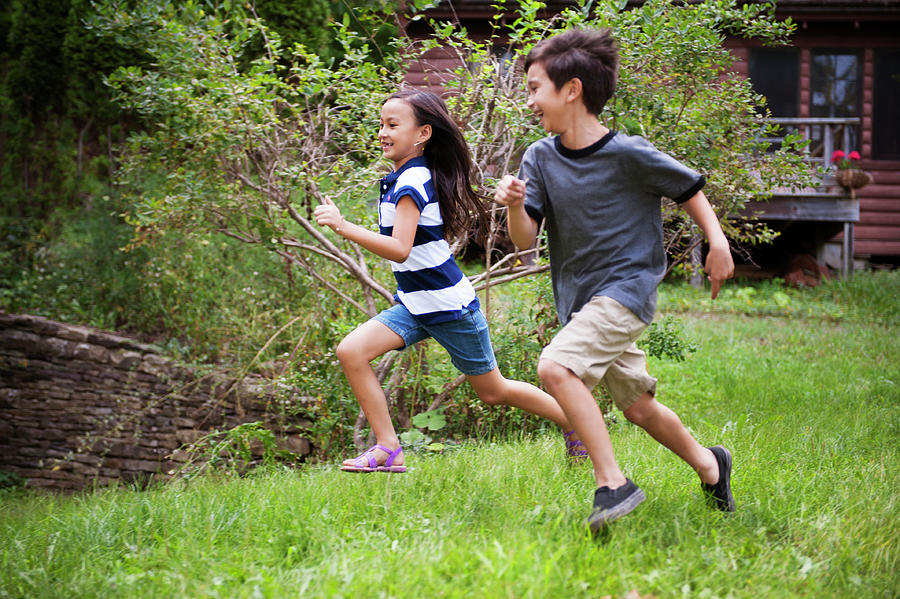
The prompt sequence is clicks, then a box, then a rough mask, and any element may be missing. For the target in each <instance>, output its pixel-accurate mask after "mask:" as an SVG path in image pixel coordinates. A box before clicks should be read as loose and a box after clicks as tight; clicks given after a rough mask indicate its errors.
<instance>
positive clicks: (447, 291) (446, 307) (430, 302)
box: [378, 156, 479, 324]
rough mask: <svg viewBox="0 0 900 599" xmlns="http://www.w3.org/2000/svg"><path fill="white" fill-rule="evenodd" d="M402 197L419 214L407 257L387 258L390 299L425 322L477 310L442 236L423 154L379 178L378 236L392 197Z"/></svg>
mask: <svg viewBox="0 0 900 599" xmlns="http://www.w3.org/2000/svg"><path fill="white" fill-rule="evenodd" d="M403 196H409V197H410V198H412V200H413V202H415V204H416V207H417V208H418V209H419V213H420V214H419V222H418V225H417V226H416V236H415V239H414V241H413V247H412V250H411V251H410V252H409V256H407V258H406V260H404V261H403V262H394V261H392V260H389V262H390V263H391V270H392V271H393V272H394V278H396V279H397V293H396V295H395V296H394V299H396V300H397V301H398V302H399V303H401V304H403V305H404V306H406V309H407V310H409V311H410V313H412V314H414V315H415V316H416V317H418V318H419V319H421V321H422V322H424V323H426V324H434V323H438V322H445V321H449V320H457V319H459V318H462V315H463V314H464V311H466V310H477V309H478V308H479V303H478V296H477V295H475V289H474V288H473V287H472V284H471V283H470V282H469V279H467V278H466V277H465V276H464V275H463V273H462V271H461V270H460V268H459V265H457V264H456V260H454V259H453V253H452V252H451V251H450V244H448V243H447V240H446V239H444V221H443V220H442V219H441V209H440V205H439V204H438V200H437V198H436V197H435V191H434V183H433V182H432V180H431V170H430V169H429V168H428V163H427V162H426V161H425V157H424V156H417V157H415V158H412V159H410V160H409V161H408V162H406V163H405V164H404V165H403V166H401V167H400V170H398V171H395V172H392V173H390V174H389V175H388V176H386V177H385V178H384V179H382V180H381V199H380V200H379V202H378V227H379V230H380V231H381V234H382V235H388V236H390V235H391V234H392V233H393V231H394V217H395V216H396V214H397V201H398V200H400V198H402V197H403Z"/></svg>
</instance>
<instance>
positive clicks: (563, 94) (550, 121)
mask: <svg viewBox="0 0 900 599" xmlns="http://www.w3.org/2000/svg"><path fill="white" fill-rule="evenodd" d="M527 81H528V83H527V86H528V103H527V105H528V108H530V109H531V111H532V112H533V113H534V114H535V116H537V117H538V118H539V119H540V122H541V127H543V128H544V131H547V132H548V133H561V132H562V128H563V126H564V124H565V123H564V122H565V121H566V116H567V115H568V113H569V111H568V101H567V100H568V96H569V90H568V89H567V88H568V87H569V84H566V85H564V86H563V88H562V89H557V87H556V84H554V83H553V81H552V80H551V79H550V77H548V76H547V71H546V70H545V69H544V65H542V64H541V63H539V62H536V63H534V64H532V65H531V66H530V67H529V68H528V73H527Z"/></svg>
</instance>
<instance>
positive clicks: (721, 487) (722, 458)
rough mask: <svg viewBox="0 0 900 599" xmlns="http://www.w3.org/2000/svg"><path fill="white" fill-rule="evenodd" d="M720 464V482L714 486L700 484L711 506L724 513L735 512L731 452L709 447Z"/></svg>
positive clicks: (719, 446)
mask: <svg viewBox="0 0 900 599" xmlns="http://www.w3.org/2000/svg"><path fill="white" fill-rule="evenodd" d="M707 449H709V450H710V451H711V452H713V455H714V456H716V462H718V464H719V482H717V483H716V484H714V485H708V484H706V483H700V486H701V487H703V492H704V493H705V494H706V500H707V502H708V503H709V506H710V507H712V508H715V509H717V510H722V511H723V512H733V511H734V495H732V494H731V452H730V451H728V450H727V449H725V448H724V447H722V446H721V445H716V446H715V447H708V448H707Z"/></svg>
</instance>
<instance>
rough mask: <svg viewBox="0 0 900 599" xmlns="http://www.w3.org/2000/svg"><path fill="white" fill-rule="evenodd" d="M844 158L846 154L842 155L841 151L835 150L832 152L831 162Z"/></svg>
mask: <svg viewBox="0 0 900 599" xmlns="http://www.w3.org/2000/svg"><path fill="white" fill-rule="evenodd" d="M844 156H846V154H844V151H843V150H835V151H834V152H832V153H831V162H837V161H838V160H843V159H844Z"/></svg>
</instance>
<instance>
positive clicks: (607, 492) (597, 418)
mask: <svg viewBox="0 0 900 599" xmlns="http://www.w3.org/2000/svg"><path fill="white" fill-rule="evenodd" d="M646 326H647V325H646V324H644V323H643V322H641V321H640V320H639V319H638V318H637V317H636V316H634V315H633V314H632V313H631V312H630V311H629V310H628V309H627V308H625V307H624V306H623V305H622V304H620V303H619V302H617V301H615V300H613V299H612V298H609V297H602V296H601V297H594V298H593V299H591V301H590V302H588V303H587V304H586V305H585V306H584V307H582V309H581V310H579V311H578V312H577V313H576V314H574V315H573V316H572V319H571V320H570V321H569V322H568V323H567V324H566V326H565V327H563V329H562V331H560V332H559V333H558V334H557V335H556V337H554V338H553V341H551V342H550V345H548V346H547V347H546V348H544V351H543V352H542V353H541V360H540V362H539V363H538V374H539V376H540V377H541V380H542V381H543V382H544V385H546V387H547V389H548V391H550V393H551V395H553V397H554V398H555V399H556V401H557V402H559V405H560V406H561V407H562V409H563V411H564V412H565V414H566V417H567V418H568V420H569V422H571V423H572V424H573V425H574V427H575V431H576V433H577V434H578V436H579V437H580V438H581V441H582V443H583V444H584V446H585V448H586V449H587V452H588V455H589V456H590V458H591V462H592V463H593V466H594V476H595V478H596V480H597V490H596V491H595V493H594V506H593V510H592V511H591V515H590V516H589V517H588V524H589V525H590V527H591V529H592V530H595V531H596V530H598V529H599V528H601V527H603V526H605V525H606V524H608V523H609V522H612V521H613V520H616V519H618V518H621V517H622V516H624V515H626V514H628V513H629V512H631V510H633V509H634V508H635V507H637V506H638V505H639V504H640V503H641V502H642V501H643V500H644V493H643V491H641V489H640V488H638V487H637V485H635V484H634V483H633V482H631V481H630V480H628V479H627V478H626V477H625V475H624V474H623V473H622V471H621V469H620V468H619V465H618V463H617V462H616V458H615V454H614V452H613V448H612V442H611V441H610V438H609V431H608V430H607V428H606V422H605V421H604V420H603V414H602V413H601V412H600V407H599V406H598V405H597V402H596V401H595V400H594V396H593V394H592V393H591V389H592V387H593V386H594V385H596V384H597V383H598V382H599V381H600V380H601V379H603V377H604V376H605V374H606V371H607V370H608V369H609V368H610V366H611V365H612V364H613V363H614V362H615V361H616V359H617V357H618V356H619V354H621V353H622V352H624V351H625V350H626V349H627V348H628V347H630V346H631V345H632V344H633V343H634V340H635V339H637V337H638V336H639V335H640V334H641V332H642V331H643V330H644V329H645V328H646ZM651 380H652V379H651Z"/></svg>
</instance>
